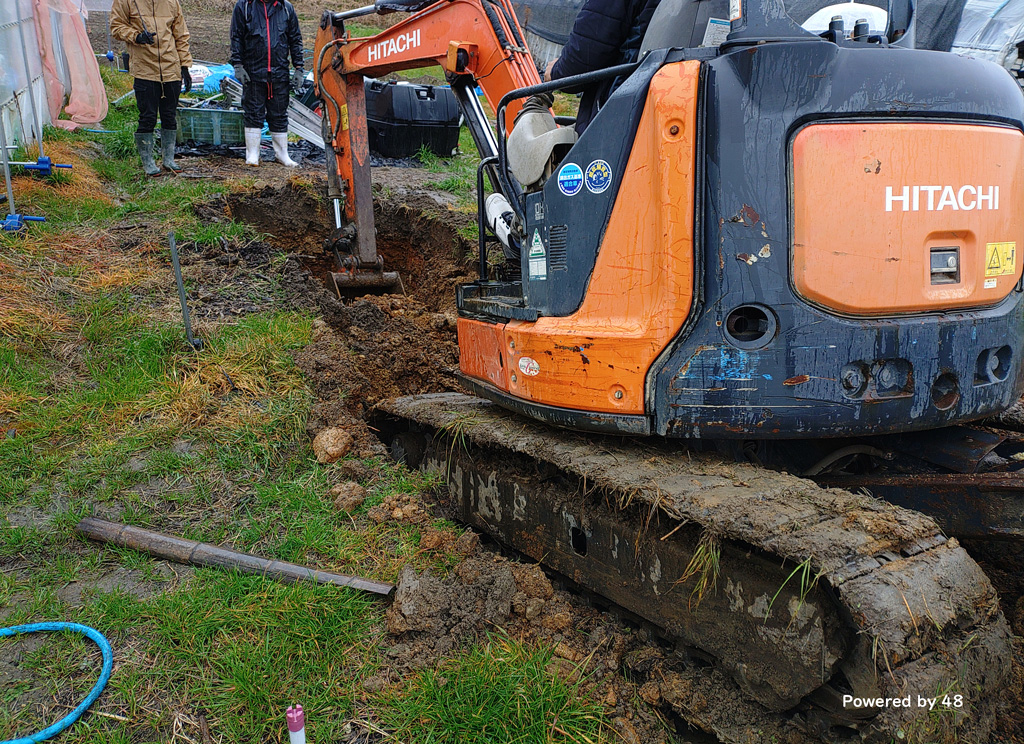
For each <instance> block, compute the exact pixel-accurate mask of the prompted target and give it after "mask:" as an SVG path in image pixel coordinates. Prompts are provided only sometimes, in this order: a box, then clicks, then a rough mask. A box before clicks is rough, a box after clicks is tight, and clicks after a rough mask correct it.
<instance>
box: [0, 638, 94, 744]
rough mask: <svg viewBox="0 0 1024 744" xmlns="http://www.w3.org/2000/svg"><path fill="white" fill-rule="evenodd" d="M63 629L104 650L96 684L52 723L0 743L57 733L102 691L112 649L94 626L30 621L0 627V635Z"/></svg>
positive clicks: (17, 743)
mask: <svg viewBox="0 0 1024 744" xmlns="http://www.w3.org/2000/svg"><path fill="white" fill-rule="evenodd" d="M62 630H70V631H72V632H73V633H81V634H82V635H84V636H86V637H87V638H89V640H91V641H93V642H94V643H95V644H96V645H97V646H99V647H100V653H102V654H103V668H102V669H101V670H100V678H99V679H98V680H96V684H95V685H93V688H92V690H91V691H90V692H89V694H88V695H86V697H85V700H83V701H82V702H81V703H79V705H78V707H77V708H75V709H74V710H73V711H71V712H70V713H68V714H67V715H66V716H64V717H63V718H62V719H60V720H59V721H57V723H55V724H53V725H52V726H47V727H46V728H44V729H43V730H42V731H40V732H39V733H37V734H32V736H26V737H23V738H21V739H9V740H7V741H4V742H0V744H36V742H40V741H45V740H46V739H49V738H50V737H53V736H56V735H57V734H59V733H60V732H61V731H63V730H64V729H66V728H67V727H68V726H70V725H71V724H73V723H74V722H75V721H77V720H78V719H79V718H80V717H81V715H82V714H83V713H85V711H86V710H88V709H89V706H91V705H92V704H93V703H95V702H96V698H98V697H99V696H100V693H101V692H103V688H104V687H106V686H107V680H109V679H110V671H111V669H113V666H114V652H113V651H112V650H111V648H110V643H108V642H107V639H106V638H104V637H103V634H102V633H100V632H99V631H98V630H96V629H95V628H90V627H89V626H88V625H79V624H78V623H31V624H29V625H15V626H13V627H10V628H0V638H3V637H6V636H16V635H22V634H24V633H48V632H59V631H62Z"/></svg>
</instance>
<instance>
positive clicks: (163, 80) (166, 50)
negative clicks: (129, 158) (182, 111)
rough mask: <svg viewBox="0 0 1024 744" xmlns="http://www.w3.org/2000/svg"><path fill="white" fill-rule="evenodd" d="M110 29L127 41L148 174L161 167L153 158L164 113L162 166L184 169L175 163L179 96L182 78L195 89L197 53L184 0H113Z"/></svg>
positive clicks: (140, 142) (141, 154) (141, 148)
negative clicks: (194, 53)
mask: <svg viewBox="0 0 1024 744" xmlns="http://www.w3.org/2000/svg"><path fill="white" fill-rule="evenodd" d="M110 34H111V36H113V37H114V38H115V39H118V40H120V41H123V42H125V44H127V45H128V54H129V55H130V60H131V61H130V69H131V73H132V76H134V78H135V86H134V87H135V103H136V105H137V106H138V107H139V128H138V130H137V131H136V133H135V146H136V147H137V148H138V150H139V157H140V158H142V168H143V170H145V171H146V175H148V176H155V175H158V174H159V173H160V168H159V167H158V166H157V165H156V163H155V162H154V160H153V146H154V129H155V128H156V119H157V115H158V114H159V116H160V130H161V131H160V144H161V152H162V155H163V166H164V168H166V169H167V170H169V171H171V172H172V173H176V172H177V171H180V170H181V168H179V167H178V166H177V165H176V164H175V162H174V142H175V138H176V137H177V129H178V123H177V111H178V96H179V94H180V93H181V88H182V82H183V81H184V84H185V92H186V93H188V92H189V91H190V90H192V77H191V76H190V75H189V72H188V68H189V67H191V66H192V53H191V52H190V51H189V48H188V27H187V26H186V25H185V16H184V14H183V13H182V12H181V3H180V2H179V0H114V4H113V7H112V8H111V9H110Z"/></svg>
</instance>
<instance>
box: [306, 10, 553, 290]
mask: <svg viewBox="0 0 1024 744" xmlns="http://www.w3.org/2000/svg"><path fill="white" fill-rule="evenodd" d="M396 11H406V12H412V13H413V14H412V15H410V16H409V17H408V18H406V19H405V20H403V21H402V22H400V23H397V24H395V25H394V26H392V27H391V28H389V29H386V30H384V31H382V32H381V33H379V34H377V35H376V36H370V37H362V38H352V37H351V36H350V35H349V33H348V32H347V31H346V29H345V21H346V20H348V19H350V18H355V17H358V16H361V15H369V14H371V13H379V14H383V13H389V12H396ZM315 55H316V57H315V64H314V68H313V69H314V74H315V78H316V88H317V95H319V97H320V98H321V99H322V100H323V102H324V110H323V113H324V117H323V121H324V144H325V147H326V149H327V160H328V196H330V197H331V199H333V200H334V207H335V228H336V229H335V232H334V234H333V235H332V237H331V239H330V240H329V246H328V247H329V248H330V249H331V250H333V251H334V252H335V255H336V257H337V259H338V262H339V264H340V265H339V269H340V271H339V273H336V274H335V275H334V278H335V283H336V285H337V286H338V287H339V288H341V287H353V288H359V287H381V288H387V287H390V286H394V285H396V284H397V283H398V281H399V279H398V275H397V273H395V272H385V271H384V267H383V260H382V258H381V257H380V256H379V255H378V253H377V247H376V238H375V230H374V224H373V199H372V196H371V192H370V151H369V139H368V134H367V123H366V98H365V94H364V89H363V78H365V77H376V76H381V75H386V74H388V73H391V72H397V71H400V70H408V69H414V68H419V67H428V66H432V65H439V66H440V67H441V68H442V69H443V70H444V71H445V73H446V76H447V78H448V80H449V82H450V83H451V86H452V90H453V92H454V93H455V96H456V98H457V100H458V102H459V106H460V108H461V109H462V113H463V115H464V117H465V119H466V123H467V125H468V126H469V129H470V132H471V133H472V135H473V140H474V142H475V144H476V146H477V149H478V150H479V151H480V156H481V157H482V158H491V157H494V156H496V155H497V151H498V150H497V141H496V140H495V134H494V131H493V129H492V128H491V126H490V124H489V123H488V121H487V118H486V115H485V114H484V111H483V108H482V107H481V105H480V101H479V99H478V98H477V96H476V94H475V89H476V87H477V86H478V85H479V87H480V88H481V89H482V90H483V92H484V96H485V97H486V98H487V101H488V103H489V104H490V106H491V108H492V109H494V110H497V108H498V103H499V101H500V100H501V98H502V96H504V95H505V94H506V93H508V92H509V91H512V90H515V89H517V88H523V87H526V86H529V85H536V84H539V83H540V77H539V76H538V74H537V68H536V65H535V64H534V61H533V58H532V57H531V56H530V52H529V50H527V48H526V44H525V42H524V40H523V32H522V29H521V28H520V26H519V22H518V21H517V20H516V16H515V13H514V12H513V10H512V7H511V4H510V3H509V2H508V0H441V1H440V2H434V3H425V2H423V0H419V2H416V1H415V0H414V1H413V2H407V1H404V0H377V2H376V4H375V5H370V6H366V7H364V8H358V9H356V10H351V11H346V12H343V13H332V12H329V11H328V12H325V13H324V14H323V17H322V18H321V20H320V30H319V31H318V33H317V37H316V49H315ZM521 106H522V101H520V100H516V101H513V102H512V103H511V104H509V106H508V108H507V113H506V116H507V117H508V120H510V121H511V120H514V117H515V115H516V114H517V113H518V111H519V109H520V108H521ZM491 180H492V184H493V185H494V186H495V187H496V188H498V187H499V184H498V183H497V179H495V178H494V177H493V175H492V179H491ZM506 196H510V197H511V195H506Z"/></svg>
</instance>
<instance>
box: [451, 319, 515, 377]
mask: <svg viewBox="0 0 1024 744" xmlns="http://www.w3.org/2000/svg"><path fill="white" fill-rule="evenodd" d="M458 330H459V370H460V371H461V372H462V374H464V375H468V376H470V377H476V378H477V379H480V380H485V381H486V382H489V383H490V384H491V385H494V386H495V387H497V388H499V389H501V390H508V373H507V371H506V368H505V364H504V355H503V353H502V352H503V350H504V347H505V334H504V330H505V326H504V324H500V325H496V324H494V323H484V322H482V321H479V320H469V319H468V318H459V322H458Z"/></svg>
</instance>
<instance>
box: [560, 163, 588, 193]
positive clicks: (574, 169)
mask: <svg viewBox="0 0 1024 744" xmlns="http://www.w3.org/2000/svg"><path fill="white" fill-rule="evenodd" d="M582 188H583V169H582V168H580V167H579V166H578V165H576V163H566V164H565V165H563V166H562V168H561V170H559V171H558V190H559V191H561V192H562V193H563V194H565V195H566V196H576V194H578V193H580V189H582Z"/></svg>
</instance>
